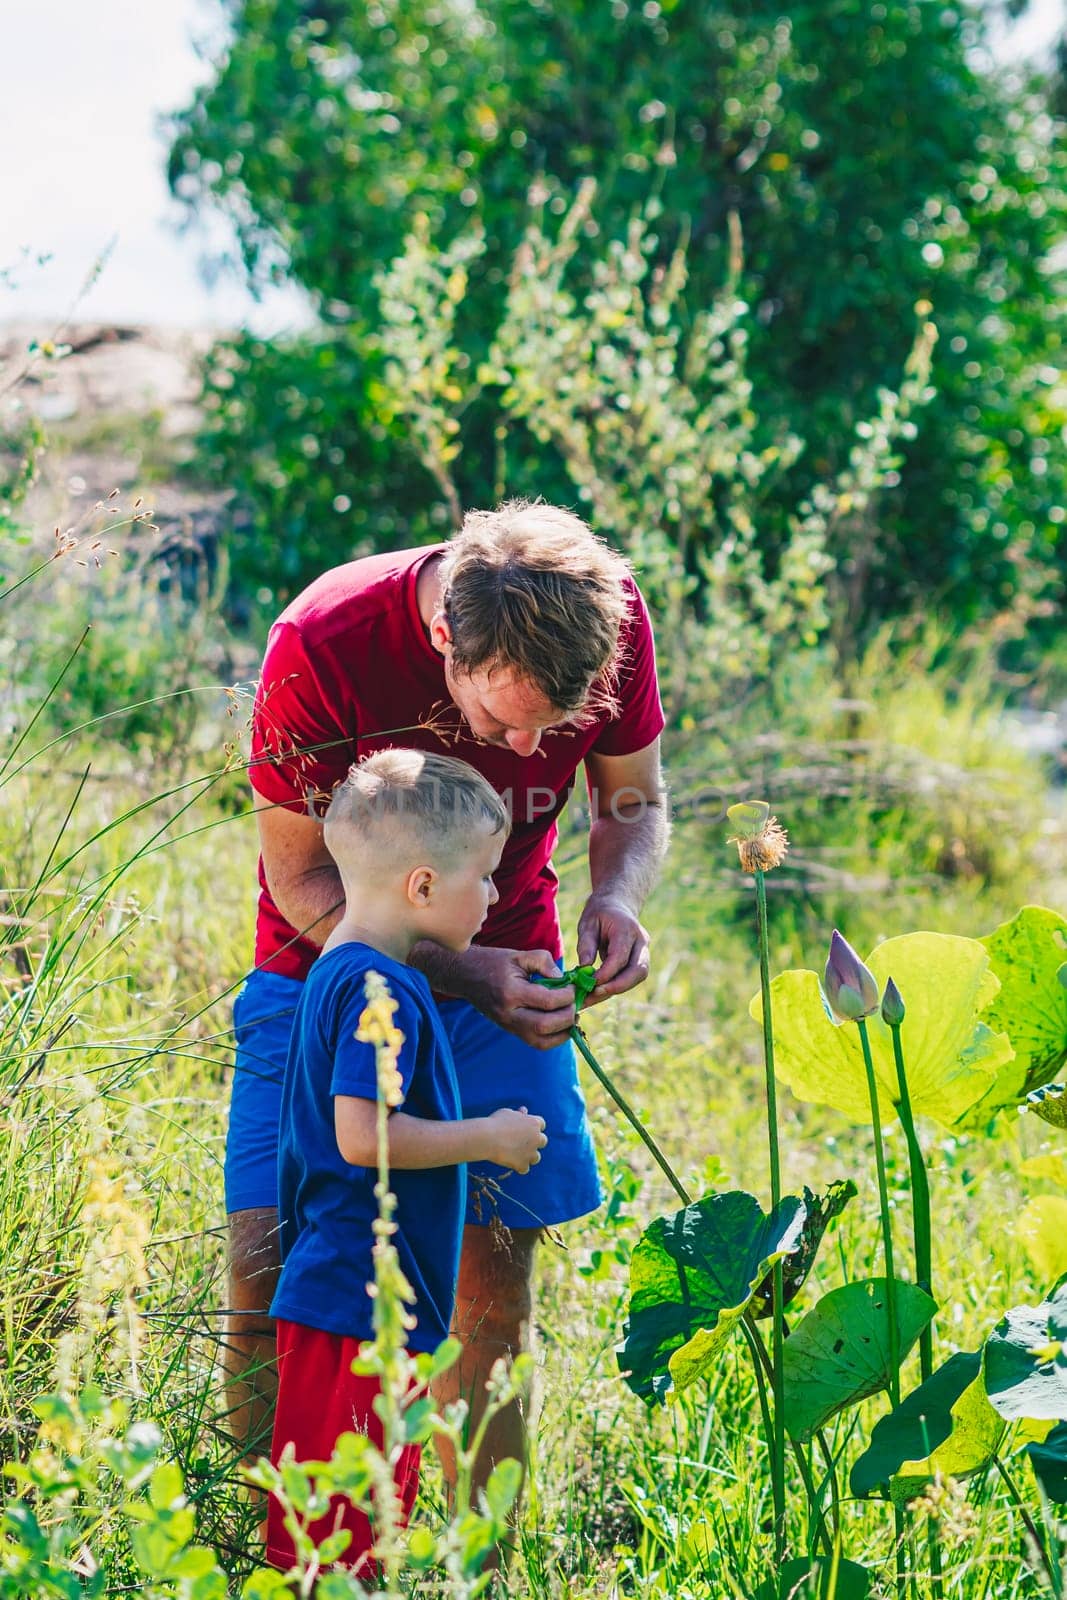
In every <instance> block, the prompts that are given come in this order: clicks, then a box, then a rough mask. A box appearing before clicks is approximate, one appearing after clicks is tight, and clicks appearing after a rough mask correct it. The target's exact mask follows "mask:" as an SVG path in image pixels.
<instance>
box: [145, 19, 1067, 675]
mask: <svg viewBox="0 0 1067 1600" xmlns="http://www.w3.org/2000/svg"><path fill="white" fill-rule="evenodd" d="M229 10H230V13H231V19H232V27H233V34H232V43H231V46H230V49H229V52H228V54H227V55H226V56H225V57H224V58H223V59H222V60H221V61H220V63H219V64H218V68H217V71H216V73H215V75H214V77H213V78H212V79H211V81H210V82H208V83H207V84H206V85H205V86H204V87H203V88H202V89H201V90H200V91H198V93H197V95H196V97H195V99H194V101H193V103H192V104H191V105H190V106H189V107H188V108H187V109H186V111H184V112H183V113H182V114H181V115H180V116H179V117H178V118H177V119H176V122H175V139H174V145H173V149H172V152H171V181H172V184H173V186H174V189H175V192H176V193H178V194H179V195H181V196H183V197H184V198H185V199H186V200H187V201H188V203H189V204H190V205H197V204H207V203H213V204H217V205H221V206H222V207H223V208H224V209H225V210H227V211H228V212H229V214H230V216H231V217H232V218H233V219H234V221H235V222H236V225H237V230H238V237H239V240H240V246H241V252H242V258H243V263H244V266H245V269H246V270H247V271H248V273H249V274H250V276H251V277H252V279H253V281H257V280H262V279H263V278H264V277H267V276H271V275H276V274H278V273H280V272H281V273H291V274H292V275H293V276H294V277H296V278H297V279H298V280H299V281H300V282H301V283H302V284H303V285H304V286H305V287H306V288H307V289H308V290H309V292H310V293H311V294H312V296H313V298H314V301H315V304H316V306H317V308H318V310H319V313H320V316H321V318H322V324H323V327H322V332H321V334H318V335H316V336H315V337H314V338H313V339H312V340H310V341H306V342H298V343H297V344H296V345H294V346H291V347H288V348H283V349H274V350H266V349H265V348H262V347H258V346H256V345H255V343H254V342H249V341H237V343H236V344H235V345H233V346H232V347H230V348H229V349H224V350H223V351H222V352H221V356H220V360H219V362H218V363H217V364H216V366H217V368H218V369H220V370H221V372H222V383H221V385H219V384H218V383H216V382H215V380H214V379H211V380H209V388H210V389H211V391H212V392H213V393H214V395H215V410H216V416H217V419H218V421H217V425H216V426H214V427H213V428H212V430H211V449H212V451H213V453H214V458H215V465H216V470H217V471H219V472H220V473H222V474H224V475H226V476H227V478H228V479H229V480H230V481H233V482H235V483H236V485H237V486H238V488H239V489H241V490H242V491H243V492H244V495H245V498H246V499H247V500H248V502H249V503H250V505H251V507H252V510H253V525H254V532H255V537H256V540H257V542H258V546H259V549H260V551H261V554H262V559H261V560H260V562H259V566H258V570H256V571H255V576H256V578H257V581H266V582H267V583H268V584H269V586H271V587H273V588H275V589H278V590H281V591H282V592H284V591H286V590H288V589H290V588H291V587H293V586H295V584H296V583H298V582H299V581H300V580H301V579H302V578H303V577H305V576H307V575H308V572H309V570H310V569H311V568H313V567H315V566H318V565H319V564H320V563H321V561H322V559H323V558H326V559H330V558H331V552H332V558H334V559H342V558H343V557H344V556H345V555H347V554H348V553H349V552H350V551H351V550H352V549H353V548H354V547H363V546H369V545H372V544H382V543H390V542H392V543H395V542H396V541H397V539H398V538H421V537H426V536H428V535H430V534H432V532H433V531H434V529H435V527H438V526H440V525H441V523H440V518H441V517H442V515H444V516H445V518H446V520H447V510H445V511H444V513H443V512H442V509H441V508H442V502H441V500H440V496H439V492H438V489H437V487H436V486H435V484H434V482H433V480H432V479H431V478H430V477H429V476H424V477H420V476H419V475H418V473H417V471H416V473H414V474H413V473H412V471H411V468H410V462H411V456H410V455H409V454H406V451H407V439H406V436H405V431H404V428H403V427H400V426H398V425H397V420H396V418H395V416H394V417H393V419H392V420H391V421H390V419H389V417H388V416H386V415H383V413H382V410H381V407H380V406H379V404H378V400H377V399H376V394H377V391H378V387H379V380H380V373H381V359H382V357H381V351H380V347H379V341H378V337H377V330H378V322H379V315H380V309H379V304H378V299H377V291H376V290H375V288H374V285H373V279H374V274H375V271H376V269H378V268H380V267H381V266H382V265H384V264H385V263H387V262H388V261H390V260H392V259H393V258H394V257H397V256H399V255H400V253H401V252H402V249H403V241H404V238H405V237H406V236H407V234H408V233H409V232H410V231H411V229H412V227H413V225H414V222H415V218H416V217H417V216H420V215H422V216H425V218H426V219H427V221H426V225H427V227H428V229H429V232H430V235H431V237H433V238H435V239H443V240H448V239H451V238H453V237H455V236H456V235H457V234H459V233H460V232H461V231H463V230H464V229H465V228H467V227H468V226H469V225H470V224H471V223H472V221H477V222H479V223H480V225H481V227H482V229H483V232H484V250H483V252H482V253H481V255H480V256H479V257H478V259H477V260H476V261H475V262H472V264H471V273H470V283H469V286H468V289H467V293H466V294H465V296H464V297H463V300H462V303H460V304H458V305H457V308H456V316H455V330H454V340H455V344H456V348H457V350H458V352H459V360H460V363H461V364H463V363H466V364H468V365H469V366H470V367H471V368H473V369H475V370H476V369H477V367H478V365H479V363H481V362H482V361H483V360H484V358H485V356H486V354H487V352H488V350H489V348H490V346H491V344H492V341H493V337H494V334H495V330H496V328H497V326H498V324H499V321H500V318H501V316H502V315H503V306H504V301H505V295H506V280H507V276H508V272H509V270H510V262H511V260H512V258H513V254H514V251H515V250H516V249H517V248H518V245H519V243H520V240H521V238H522V234H523V231H524V229H525V227H526V224H527V220H528V211H527V205H526V201H527V199H528V197H529V196H530V195H531V191H532V194H533V198H534V200H535V201H536V202H537V203H538V204H539V205H543V206H544V207H546V208H547V210H548V212H549V213H552V212H555V213H556V214H558V215H562V214H563V213H564V212H565V211H566V210H567V209H568V206H569V205H570V203H571V200H572V198H573V194H574V191H575V190H576V188H577V186H578V184H579V183H580V182H581V181H582V179H584V178H585V177H586V176H588V175H590V174H592V175H594V176H595V177H596V178H597V180H598V185H599V188H598V199H597V205H596V209H595V212H594V213H592V214H591V215H590V216H589V217H588V218H587V219H586V220H585V223H584V225H583V235H582V237H583V241H584V247H585V248H586V250H587V254H588V259H589V261H590V262H591V261H592V259H593V257H594V255H595V253H596V248H597V239H598V237H600V236H602V235H606V236H607V237H615V236H616V235H619V234H621V233H622V232H623V231H624V230H625V226H626V223H627V221H628V219H629V218H630V217H631V216H632V215H634V214H636V213H639V212H641V211H642V210H643V208H644V207H645V205H646V203H647V201H648V200H649V197H650V195H651V196H653V197H654V198H655V199H656V200H657V201H658V203H659V205H660V206H661V208H662V210H661V215H660V218H659V221H658V223H657V236H658V239H659V248H660V251H661V261H662V262H666V261H668V260H669V259H670V257H671V254H672V253H673V251H674V250H675V248H676V246H677V245H678V243H679V241H680V240H683V239H687V240H688V251H687V255H688V266H689V288H688V292H687V296H686V306H687V307H688V308H689V310H690V312H693V311H696V310H698V309H699V308H700V307H701V306H707V305H710V304H711V303H712V301H713V300H714V298H715V295H716V294H717V293H718V291H719V290H720V289H721V287H722V285H723V284H724V282H725V281H726V277H727V272H728V250H729V245H728V235H729V228H728V221H727V219H728V217H729V216H730V215H731V214H734V215H736V216H737V218H738V220H739V223H740V229H741V234H742V237H743V239H744V252H745V264H744V275H743V279H742V281H741V283H740V285H739V289H740V292H741V294H742V295H743V297H744V299H745V300H746V301H747V302H748V303H749V304H750V305H751V306H752V307H753V310H754V325H753V328H752V333H751V339H750V347H749V376H750V379H751V381H752V384H753V391H754V394H755V396H756V397H757V403H756V404H755V406H754V409H755V410H756V412H757V413H758V415H759V417H760V424H761V428H762V429H763V430H764V435H765V437H764V441H763V442H764V443H765V444H768V445H770V444H773V443H774V442H775V441H776V440H778V439H780V438H782V437H784V436H786V435H788V434H797V435H799V436H800V437H802V438H804V439H805V440H807V441H808V445H807V448H806V449H805V451H804V452H803V453H802V454H801V455H800V457H799V459H798V460H797V461H796V462H795V463H794V465H793V466H792V467H791V468H790V469H789V471H788V472H787V473H785V474H783V477H782V480H781V486H780V493H779V494H777V495H776V496H775V495H772V496H771V497H770V498H769V499H768V502H767V504H766V506H765V508H764V517H763V521H762V525H761V529H760V539H761V541H762V543H763V545H764V548H765V551H766V554H767V556H768V558H769V560H770V561H771V563H772V565H773V561H774V558H775V552H776V551H777V550H779V549H780V548H782V547H784V543H785V541H786V539H787V517H788V513H789V508H790V507H792V506H795V505H796V504H797V503H798V500H799V499H801V498H802V497H803V495H804V494H805V493H806V492H809V491H810V490H811V489H812V488H813V487H814V485H815V484H816V483H817V482H818V481H821V480H824V479H826V478H827V477H830V476H832V475H834V474H835V473H837V472H839V471H840V470H841V469H842V468H843V466H844V465H845V463H846V462H847V459H848V454H849V451H850V450H851V449H852V447H853V444H854V430H855V428H856V426H857V425H858V424H860V423H862V421H863V419H864V418H865V417H867V416H868V415H869V414H871V413H874V412H876V411H877V407H878V399H877V396H878V392H879V390H880V389H890V390H892V389H895V388H897V387H898V386H899V383H900V379H901V371H902V367H903V363H904V360H905V357H906V355H907V351H908V349H909V346H910V344H911V338H912V332H913V329H914V323H915V306H916V303H917V302H919V303H929V305H930V306H931V307H932V316H933V319H934V321H935V322H936V323H937V324H938V327H939V330H940V334H941V337H940V339H939V342H938V346H937V354H936V358H935V366H934V370H933V383H934V385H935V387H936V388H937V390H938V395H937V398H936V399H935V400H934V401H933V403H932V404H931V405H930V407H929V408H928V409H927V411H926V413H925V415H924V419H923V424H922V427H921V429H920V430H919V431H918V433H917V436H916V437H915V438H914V439H913V440H912V441H911V442H910V443H909V444H908V446H907V450H906V455H905V458H904V460H903V462H902V464H901V467H900V482H899V485H898V486H897V487H896V488H895V489H894V490H893V492H892V493H891V494H890V495H889V497H888V498H887V497H884V496H883V497H882V499H881V501H880V505H879V512H878V518H877V522H876V523H875V522H874V521H870V520H869V521H866V522H863V523H861V524H860V525H859V526H857V527H856V528H855V529H854V530H853V538H852V540H851V542H850V545H849V548H848V550H847V551H844V552H842V553H841V554H842V562H843V565H842V569H841V574H842V580H843V582H842V590H841V597H840V604H839V608H838V610H839V615H840V616H842V617H847V619H848V623H849V627H848V628H847V629H842V630H840V632H841V639H842V643H843V645H846V646H847V645H848V644H849V642H850V641H851V639H852V637H853V636H854V635H855V634H856V633H857V632H859V631H862V629H863V628H864V627H865V626H866V625H867V624H868V623H869V622H870V621H871V620H872V619H874V618H875V617H877V616H879V615H882V614H884V613H886V612H891V611H894V610H900V609H903V608H908V607H911V606H914V605H915V604H917V603H920V602H921V603H922V604H923V605H924V606H925V607H927V608H929V607H930V606H931V605H936V604H944V605H946V606H951V607H952V608H953V610H954V611H955V613H956V614H957V616H960V617H971V616H978V615H981V614H984V613H985V614H988V613H989V612H995V613H1008V614H1011V615H1013V616H1020V615H1021V616H1025V615H1028V614H1029V613H1031V612H1032V611H1034V610H1035V609H1040V607H1041V606H1043V605H1044V606H1047V605H1048V604H1049V603H1050V599H1051V596H1052V594H1053V592H1054V585H1055V583H1056V582H1057V581H1058V575H1059V572H1060V570H1061V568H1062V550H1063V533H1062V530H1063V522H1064V507H1065V505H1067V481H1065V466H1064V453H1063V451H1062V449H1061V448H1060V445H1059V436H1060V430H1061V429H1062V428H1063V426H1064V423H1065V421H1067V408H1065V396H1064V392H1063V388H1062V385H1061V383H1060V381H1059V378H1058V365H1059V363H1058V348H1059V337H1060V335H1059V330H1058V327H1057V324H1056V321H1055V308H1056V302H1057V296H1058V294H1059V292H1060V284H1059V282H1058V280H1057V274H1056V272H1055V271H1054V270H1053V269H1052V268H1051V267H1050V265H1049V260H1050V252H1051V251H1052V250H1053V247H1054V246H1055V245H1056V243H1057V242H1058V241H1059V240H1060V239H1062V236H1063V232H1064V216H1065V209H1067V208H1065V199H1064V156H1063V153H1062V150H1061V149H1060V148H1058V147H1057V143H1056V137H1055V135H1056V127H1055V124H1054V122H1053V120H1052V119H1051V117H1050V116H1049V115H1048V113H1047V111H1046V109H1045V107H1044V106H1043V105H1042V103H1041V102H1040V101H1039V100H1038V99H1036V98H1035V97H1034V96H1033V95H1032V94H1031V93H1030V92H1029V91H1028V90H1026V89H1025V87H1024V86H1022V85H1019V84H1016V83H1013V82H1012V81H1011V80H1007V79H1002V78H999V77H997V76H996V75H994V74H993V72H992V70H991V69H990V68H989V66H988V63H983V62H982V60H981V46H982V37H983V36H982V23H981V19H980V17H979V16H977V15H976V14H974V13H973V12H972V11H970V10H968V9H966V8H963V7H958V6H943V5H934V4H930V3H926V0H910V3H905V0H895V3H890V0H886V3H884V4H870V3H868V0H820V3H794V4H791V5H788V6H786V7H784V8H779V7H776V6H771V5H767V4H760V3H750V4H743V5H742V4H737V5H734V6H733V7H732V8H730V9H729V10H728V9H726V8H725V7H720V6H717V5H711V6H696V5H688V4H685V3H684V0H682V3H679V0H663V3H657V0H647V3H645V4H643V5H637V4H633V3H631V0H611V3H610V4H604V3H601V0H481V3H480V4H476V5H475V4H472V5H469V6H460V5H458V4H456V3H454V0H403V4H401V3H400V0H374V3H372V4H370V5H362V4H358V5H357V4H356V3H355V0H243V3H237V0H233V3H231V5H230V7H229ZM679 314H683V313H682V312H681V310H679ZM285 395H288V396H289V398H288V399H283V396H285ZM499 423H500V417H499V409H498V404H497V397H494V395H493V394H492V392H491V391H487V392H485V393H483V394H482V395H481V396H480V397H479V398H478V399H476V400H475V401H474V402H473V404H472V407H471V410H470V412H469V413H468V414H467V416H466V417H465V418H464V439H465V446H464V450H463V453H462V457H461V459H460V461H458V462H457V464H456V469H455V480H456V484H457V493H458V495H459V497H460V499H461V500H462V501H463V502H464V503H466V504H470V503H477V502H483V503H484V502H485V501H487V500H490V499H492V498H493V497H494V495H495V494H496V492H497V491H498V490H499V489H500V488H501V487H506V488H507V490H508V491H509V492H543V493H545V494H547V495H553V494H557V493H565V492H566V488H567V479H566V477H565V475H564V473H563V470H562V466H561V463H560V460H559V455H558V451H557V450H556V449H555V448H554V447H553V446H552V445H551V444H549V443H545V442H543V441H537V440H536V439H535V438H534V437H532V435H529V434H528V435H525V436H523V437H522V438H521V440H519V441H516V440H515V439H514V438H513V439H512V444H511V448H510V449H509V452H508V459H507V463H506V465H507V476H506V481H505V482H502V480H501V475H500V452H499V444H498V439H497V429H498V427H499ZM309 453H310V459H311V460H312V461H313V463H314V469H313V472H309V470H308V469H307V462H308V460H309ZM249 460H250V461H251V462H252V463H253V466H252V468H251V469H249V468H248V467H246V461H249ZM294 474H295V476H296V478H297V480H298V481H297V492H296V494H295V496H294V495H291V494H290V483H291V480H292V478H293V476H294ZM309 476H313V477H314V479H315V483H314V485H312V484H311V483H309ZM264 483H266V484H267V487H266V489H264ZM346 502H347V503H348V504H347V506H346ZM339 507H340V508H341V509H338V508H339ZM435 508H436V516H437V518H438V521H436V522H435V521H434V516H435ZM279 512H280V513H281V514H282V515H284V516H286V517H287V520H288V527H287V531H286V534H285V555H286V560H285V561H284V562H283V563H282V564H281V571H282V573H283V578H282V581H281V582H278V581H277V576H276V574H277V572H278V570H279V564H278V562H277V561H276V560H275V552H274V551H273V550H272V548H271V540H272V539H273V538H274V536H275V529H274V526H273V518H274V517H275V516H276V515H277V514H278V513H279ZM326 528H330V530H331V532H330V534H329V537H328V538H326V536H325V535H324V530H325V529H326ZM605 531H607V532H608V533H610V532H611V529H610V528H608V529H606V530H605ZM324 544H328V545H329V550H325V549H324V548H323V546H324ZM241 559H242V564H243V565H244V567H245V570H246V572H251V571H252V568H251V567H250V565H249V561H248V554H247V552H245V553H244V554H243V555H242V558H241ZM849 563H853V564H852V565H851V567H850V566H849Z"/></svg>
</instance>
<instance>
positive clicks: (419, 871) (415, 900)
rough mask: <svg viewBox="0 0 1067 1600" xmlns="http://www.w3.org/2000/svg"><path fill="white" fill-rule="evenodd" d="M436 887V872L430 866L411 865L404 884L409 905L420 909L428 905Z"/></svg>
mask: <svg viewBox="0 0 1067 1600" xmlns="http://www.w3.org/2000/svg"><path fill="white" fill-rule="evenodd" d="M436 887H437V874H436V872H435V871H434V870H433V868H432V867H412V869H411V871H410V872H409V873H408V877H407V883H406V884H405V886H404V888H405V893H406V894H407V898H408V903H409V905H413V906H416V907H418V908H419V909H420V910H421V909H423V908H424V907H426V906H428V905H429V904H430V901H431V900H432V899H433V896H434V890H435V889H436Z"/></svg>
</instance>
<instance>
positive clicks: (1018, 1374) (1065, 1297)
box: [982, 1284, 1067, 1422]
mask: <svg viewBox="0 0 1067 1600" xmlns="http://www.w3.org/2000/svg"><path fill="white" fill-rule="evenodd" d="M1065 1339H1067V1285H1063V1284H1061V1285H1059V1286H1057V1288H1056V1289H1055V1290H1054V1291H1053V1293H1052V1294H1051V1295H1050V1296H1049V1298H1048V1299H1047V1300H1043V1301H1042V1303H1041V1304H1040V1305H1039V1306H1015V1307H1014V1308H1013V1309H1012V1310H1011V1311H1009V1312H1008V1313H1007V1315H1006V1316H1004V1317H1002V1318H1001V1320H1000V1321H999V1322H998V1323H997V1326H996V1328H995V1329H994V1331H993V1332H992V1333H991V1334H990V1335H989V1338H988V1339H987V1340H986V1342H985V1350H984V1352H983V1358H982V1370H983V1373H984V1376H985V1386H986V1393H987V1394H988V1396H989V1402H990V1404H991V1405H992V1406H993V1408H994V1410H996V1411H998V1412H999V1413H1000V1415H1001V1416H1002V1417H1004V1418H1006V1420H1007V1421H1008V1422H1014V1421H1015V1420H1016V1418H1018V1417H1036V1418H1042V1417H1046V1418H1054V1419H1055V1420H1056V1421H1067V1349H1065V1348H1064V1340H1065Z"/></svg>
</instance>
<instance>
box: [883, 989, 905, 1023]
mask: <svg viewBox="0 0 1067 1600" xmlns="http://www.w3.org/2000/svg"><path fill="white" fill-rule="evenodd" d="M882 1021H883V1022H884V1023H885V1024H886V1026H887V1027H889V1028H899V1027H900V1024H901V1023H902V1022H903V1021H904V1001H903V1000H902V999H901V995H900V990H899V989H898V988H897V986H896V984H895V983H894V982H893V980H892V978H889V979H887V981H886V986H885V994H884V995H883V996H882Z"/></svg>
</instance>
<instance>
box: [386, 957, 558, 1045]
mask: <svg viewBox="0 0 1067 1600" xmlns="http://www.w3.org/2000/svg"><path fill="white" fill-rule="evenodd" d="M411 963H412V965H413V966H415V967H418V969H419V971H420V972H424V973H425V974H426V977H427V978H428V979H429V981H430V985H431V987H432V988H435V989H439V990H440V991H441V992H442V993H444V994H451V995H456V996H458V998H459V999H461V1000H469V1001H470V1002H471V1004H472V1005H473V1006H476V1007H477V1009H478V1010H479V1011H481V1012H482V1013H483V1014H484V1015H485V1016H487V1017H489V1018H490V1019H491V1021H493V1022H495V1023H496V1024H497V1025H498V1027H501V1028H506V1029H507V1031H508V1033H514V1034H515V1035H517V1037H518V1038H520V1039H522V1040H523V1042H524V1043H525V1044H529V1045H533V1047H534V1049H535V1050H553V1049H554V1048H555V1047H556V1045H559V1044H563V1042H564V1040H565V1039H566V1038H567V1036H568V1035H569V1033H570V1031H571V1029H572V1028H573V1027H574V1024H575V1020H576V1016H577V1013H576V1011H575V1005H574V998H575V997H574V989H573V988H572V987H571V985H570V984H567V985H566V986H565V987H564V988H562V989H546V988H545V987H544V985H543V984H540V983H535V982H534V981H533V977H534V974H535V973H536V974H539V975H540V976H541V977H543V978H558V977H559V968H558V967H557V965H556V963H555V962H554V961H553V959H552V957H551V955H550V954H549V952H548V951H547V950H496V949H493V948H492V947H490V946H488V945H484V946H483V945H472V946H471V948H470V949H469V950H464V951H463V952H462V953H461V954H457V953H456V952H454V951H449V950H444V949H443V948H442V947H441V946H440V945H438V944H433V943H432V942H431V941H429V940H422V941H421V942H420V943H419V944H417V945H416V946H415V949H414V950H413V951H412V953H411Z"/></svg>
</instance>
